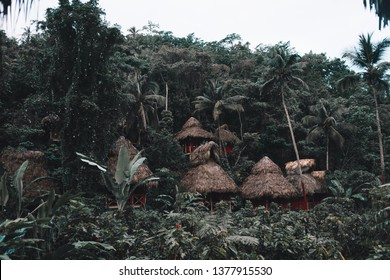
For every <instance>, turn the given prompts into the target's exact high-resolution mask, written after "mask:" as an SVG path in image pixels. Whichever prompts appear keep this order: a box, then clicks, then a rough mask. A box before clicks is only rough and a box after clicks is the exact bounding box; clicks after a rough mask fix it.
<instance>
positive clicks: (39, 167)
mask: <svg viewBox="0 0 390 280" xmlns="http://www.w3.org/2000/svg"><path fill="white" fill-rule="evenodd" d="M26 160H28V161H29V163H28V166H27V169H26V172H25V173H24V176H23V183H24V187H25V189H24V194H23V195H24V196H25V197H29V198H32V197H36V196H38V195H40V194H41V193H42V192H45V191H51V190H55V191H56V192H58V191H59V188H60V185H59V182H57V181H55V180H53V179H52V178H49V177H48V173H47V166H46V157H45V154H44V153H43V152H41V151H25V152H22V151H19V150H17V149H13V148H10V149H6V150H3V151H2V152H1V153H0V163H1V165H2V166H3V167H4V169H5V170H6V171H7V173H8V176H13V175H14V174H15V172H16V170H17V169H18V168H19V167H20V165H22V163H23V162H24V161H26ZM37 178H45V179H42V180H40V181H37V182H36V183H33V184H31V183H32V182H33V181H34V180H35V179H37Z"/></svg>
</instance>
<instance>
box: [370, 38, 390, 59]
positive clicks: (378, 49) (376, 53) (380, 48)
mask: <svg viewBox="0 0 390 280" xmlns="http://www.w3.org/2000/svg"><path fill="white" fill-rule="evenodd" d="M388 47H390V40H389V39H388V38H385V39H383V40H382V41H380V42H379V43H377V44H376V45H375V46H374V50H373V54H372V56H373V58H372V59H373V63H377V62H379V61H380V60H382V58H383V56H384V54H385V51H386V49H387V48H388Z"/></svg>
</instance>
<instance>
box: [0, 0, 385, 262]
mask: <svg viewBox="0 0 390 280" xmlns="http://www.w3.org/2000/svg"><path fill="white" fill-rule="evenodd" d="M356 39H357V41H358V40H359V41H358V44H357V45H356V46H355V49H351V50H350V52H348V53H346V54H345V56H344V57H343V58H335V59H330V58H329V57H327V56H326V54H317V53H307V54H304V55H299V54H298V53H297V52H296V51H295V50H294V46H291V45H290V44H289V43H288V42H280V43H278V44H277V45H273V46H268V45H259V46H256V47H255V48H254V46H250V45H249V44H248V43H245V42H243V41H242V40H241V38H240V35H239V34H234V33H233V34H230V35H227V36H226V37H225V38H224V39H222V40H221V41H214V42H205V41H203V40H202V39H201V38H196V37H195V36H194V35H193V34H189V35H188V36H187V37H184V38H178V37H175V36H174V35H173V34H172V33H171V32H169V31H163V30H160V29H159V26H158V25H157V24H153V23H149V25H147V26H145V27H144V28H142V29H140V30H138V29H136V28H131V29H130V30H128V32H127V33H126V34H123V33H121V31H120V30H119V29H118V28H117V27H115V26H109V25H108V24H107V23H106V22H105V21H104V20H103V19H102V11H101V9H100V8H99V7H98V4H97V3H96V1H90V2H87V3H81V2H78V1H73V2H72V3H70V2H69V1H60V5H59V7H58V8H56V9H49V10H48V11H47V15H46V19H45V20H44V21H42V22H39V23H38V31H37V32H36V33H35V32H31V31H30V29H26V32H25V34H24V35H23V38H22V39H20V40H16V39H13V38H9V37H7V36H6V35H5V33H4V32H3V31H0V47H1V48H0V125H1V126H0V176H2V177H1V182H0V189H1V192H0V194H1V196H0V199H1V203H2V212H1V217H0V222H1V224H0V255H1V258H3V259H6V258H11V259H126V258H132V259H343V258H346V259H368V258H371V259H389V258H390V247H389V244H390V243H389V242H390V238H389V234H388V233H389V230H390V219H389V217H390V185H388V184H386V183H387V182H389V178H390V168H389V167H390V156H389V152H390V118H389V114H390V95H389V94H390V88H389V82H390V78H389V72H388V70H389V69H390V62H388V61H384V60H383V59H382V58H383V54H384V53H385V51H386V50H387V51H390V40H387V39H384V40H382V41H379V42H377V41H376V40H375V34H362V35H361V36H360V38H356ZM286 40H288V38H286ZM346 62H350V63H351V64H353V65H354V67H353V69H352V68H350V67H349V66H348V64H347V63H346ZM191 117H194V118H196V120H197V121H198V122H195V121H192V123H194V125H195V126H196V127H197V128H196V129H200V126H201V129H202V131H203V130H204V131H206V132H208V133H210V135H211V136H207V135H208V134H207V135H206V134H204V135H205V136H204V141H201V142H199V139H197V141H198V142H196V146H199V145H201V144H205V145H203V146H202V149H203V150H202V149H201V150H200V152H199V151H198V153H194V152H193V151H192V150H188V148H189V149H192V148H191V147H189V146H186V145H187V144H183V142H182V141H181V138H179V137H178V133H179V132H180V131H183V130H184V129H185V127H183V125H184V124H185V123H186V122H187V120H189V119H190V118H191ZM188 124H189V123H188ZM199 124H200V125H199ZM190 125H192V124H189V127H190ZM222 125H226V126H223V127H222V129H228V130H230V132H232V133H233V134H232V135H233V136H234V137H233V136H230V137H233V138H231V139H234V140H232V141H228V140H226V141H224V140H223V138H222V132H221V126H222ZM218 128H220V129H218ZM199 131H200V130H198V133H200V132H199ZM185 135H187V134H185ZM199 135H200V134H199ZM118 139H119V140H118ZM183 139H184V138H183ZM229 139H230V138H229ZM210 141H213V142H210ZM228 142H229V143H232V146H231V148H229V149H228V148H227V146H228V145H227V143H228ZM192 144H193V143H192ZM194 148H196V147H194ZM139 151H140V152H139ZM191 151H192V152H193V153H192V155H191V156H190V152H191ZM138 152H139V153H138ZM203 152H204V153H205V154H206V156H204V155H203V154H202V153H203ZM197 156H199V157H198V158H197ZM265 156H267V157H268V158H269V159H271V160H272V161H273V162H274V163H275V164H276V165H277V166H278V168H280V170H281V173H283V174H280V176H287V175H288V174H287V173H288V172H287V171H288V170H286V168H285V164H286V163H287V162H291V161H296V160H297V159H313V160H314V161H315V166H312V167H311V168H312V169H313V170H314V171H324V172H323V173H322V174H325V177H323V178H321V179H320V184H321V185H322V188H323V190H324V191H323V192H322V196H321V200H319V201H316V202H315V203H314V204H311V205H310V207H309V209H306V208H307V207H303V209H296V210H292V209H291V207H289V206H291V205H290V202H289V201H288V200H287V201H285V200H283V203H280V201H279V200H277V199H274V200H273V199H272V197H271V198H267V201H266V203H264V200H260V201H253V200H252V201H251V200H249V199H247V198H244V197H245V196H244V197H243V196H242V195H240V191H241V189H242V185H243V183H244V182H245V180H246V178H247V177H248V176H249V175H250V174H251V171H253V170H254V169H256V168H253V167H254V166H255V164H256V163H257V162H259V161H260V159H262V158H264V157H265ZM210 161H215V163H214V162H213V163H212V164H214V165H218V167H216V166H214V165H213V166H214V167H213V168H219V167H221V170H219V169H218V172H221V174H225V173H226V174H227V176H228V177H229V178H226V182H230V181H229V180H232V181H231V182H232V184H233V185H234V184H235V185H236V189H234V191H231V190H229V195H228V196H226V195H223V196H222V197H221V196H219V195H216V196H215V194H213V195H211V194H209V193H208V192H207V191H199V189H200V188H199V189H198V191H199V192H193V190H192V189H191V187H187V185H186V184H187V183H185V182H186V179H185V178H187V177H186V176H187V175H188V176H189V175H191V176H192V175H193V173H194V172H195V171H194V170H195V168H198V167H199V166H201V165H202V164H205V162H206V163H207V164H209V163H210ZM297 163H298V162H297ZM207 168H208V167H205V170H208V169H207ZM210 168H212V167H210ZM252 168H253V170H252ZM272 168H274V167H272ZM215 170H217V169H215ZM119 171H121V172H119ZM137 172H139V173H137ZM191 172H193V173H191ZM202 172H203V171H202ZM204 172H206V171H204ZM222 172H223V173H222ZM275 172H276V173H277V172H279V171H278V170H277V171H275ZM304 172H305V166H301V165H300V164H298V167H297V168H296V170H295V176H297V178H298V179H297V180H299V182H301V180H303V179H302V178H303V177H302V176H303V173H304ZM141 173H142V174H141ZM102 174H103V176H102ZM137 174H139V175H137ZM218 174H219V173H218ZM210 176H211V175H210ZM223 176H224V175H223ZM287 177H288V176H287ZM191 178H193V177H191ZM220 178H222V175H221V177H220ZM221 180H222V179H221ZM223 180H225V179H223ZM275 180H276V179H275ZM278 180H279V179H278ZM187 181H191V182H192V181H194V180H192V179H187ZM195 181H196V180H195ZM191 182H190V183H191ZM210 182H211V179H210ZM224 182H225V181H224ZM190 183H188V184H190ZM202 184H203V185H202V188H201V189H202V190H204V189H207V188H208V187H212V186H208V183H207V180H205V181H204V183H203V182H202ZM210 184H212V183H210ZM227 184H228V183H226V184H225V185H224V186H223V187H227ZM229 184H230V183H229ZM271 185H272V182H271ZM221 188H222V186H221ZM141 190H142V191H143V192H144V193H142V192H141ZM189 190H191V191H192V192H190V191H189ZM213 192H217V193H218V192H219V189H218V190H217V191H215V190H214V191H213ZM300 192H302V190H301V189H299V187H298V189H297V193H299V194H298V196H304V197H306V192H305V189H304V186H303V193H300ZM136 194H137V196H136ZM308 195H309V193H308ZM221 198H222V199H221ZM130 200H131V201H130ZM135 200H137V201H135ZM130 202H131V203H130ZM286 203H287V204H286ZM131 204H132V205H131ZM286 205H287V206H286ZM110 206H111V207H110ZM254 206H257V207H254ZM298 208H299V207H298Z"/></svg>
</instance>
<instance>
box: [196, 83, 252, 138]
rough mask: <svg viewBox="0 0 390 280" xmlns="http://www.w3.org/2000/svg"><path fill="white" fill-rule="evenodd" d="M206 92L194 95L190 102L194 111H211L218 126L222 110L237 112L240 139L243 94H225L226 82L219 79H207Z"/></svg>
mask: <svg viewBox="0 0 390 280" xmlns="http://www.w3.org/2000/svg"><path fill="white" fill-rule="evenodd" d="M207 82H208V83H207V84H208V92H206V93H204V94H203V95H200V96H197V97H195V101H193V102H192V103H193V104H194V106H195V113H202V112H206V113H211V114H212V116H213V119H214V121H216V122H218V127H219V126H220V123H219V122H220V118H221V115H222V114H223V113H224V111H230V112H237V114H238V118H239V121H240V135H241V139H242V120H241V113H243V112H244V106H243V102H244V100H245V99H247V97H246V96H243V95H234V96H227V94H226V91H225V85H226V83H222V82H221V81H220V80H217V79H215V80H214V79H213V80H208V81H207Z"/></svg>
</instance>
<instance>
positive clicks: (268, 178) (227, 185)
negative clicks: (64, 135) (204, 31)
mask: <svg viewBox="0 0 390 280" xmlns="http://www.w3.org/2000/svg"><path fill="white" fill-rule="evenodd" d="M51 136H52V135H51ZM53 137H54V138H55V135H54V133H53ZM175 139H176V140H177V141H179V143H180V144H181V146H182V149H183V152H184V153H186V154H188V155H189V161H190V169H189V170H188V171H187V172H186V173H185V174H184V175H183V177H182V179H181V181H180V184H181V186H182V187H184V188H186V189H187V190H188V191H189V192H198V193H202V194H204V195H205V197H206V199H207V201H208V202H209V205H210V208H212V207H213V204H214V203H215V202H217V201H220V200H230V198H231V197H232V196H236V195H240V196H241V197H242V198H244V199H247V200H250V201H251V202H252V203H253V205H254V206H259V205H263V206H265V207H268V205H269V204H270V203H271V202H275V203H278V204H280V205H281V206H282V207H283V208H289V209H293V210H294V209H307V208H308V207H312V206H313V205H315V204H316V203H318V202H319V201H320V200H321V199H322V198H324V197H325V196H326V190H325V188H324V184H323V183H324V175H325V172H324V171H313V170H314V167H315V160H314V159H303V160H301V161H300V165H301V167H302V171H303V175H302V176H300V175H299V174H298V172H297V170H298V163H297V162H296V161H292V162H288V163H286V165H285V171H286V176H285V175H284V174H283V172H282V170H281V168H280V167H279V166H278V165H276V164H275V163H274V162H273V161H272V160H271V159H270V158H268V157H266V156H265V157H263V158H262V159H260V160H259V161H258V162H257V163H256V164H255V165H254V166H253V168H252V170H251V174H250V175H249V176H248V177H247V178H246V179H245V181H244V182H243V184H242V185H241V186H237V185H236V183H235V182H234V180H233V179H232V178H231V177H230V176H229V175H228V174H227V173H226V172H225V171H224V169H223V168H222V167H221V166H220V160H219V155H220V154H221V153H222V154H224V155H227V154H229V153H232V151H233V148H234V146H236V145H237V144H239V143H240V140H239V138H238V137H236V136H235V135H234V133H232V132H231V131H230V130H229V128H228V126H227V125H223V126H221V127H219V128H218V129H217V130H216V131H215V133H214V134H213V133H211V132H209V131H206V130H204V129H203V128H202V125H201V123H200V122H199V121H198V120H197V119H195V118H193V117H191V118H190V119H189V120H188V121H187V122H186V123H185V124H184V125H183V127H182V130H181V131H179V132H178V133H177V134H176V135H175ZM122 146H125V147H127V150H128V153H129V157H130V158H133V157H134V156H135V155H136V154H137V153H138V150H137V149H136V148H135V147H134V146H133V145H132V143H131V142H130V141H129V140H127V139H125V138H124V137H120V138H119V139H118V140H117V141H116V143H115V145H114V147H113V148H112V150H111V151H110V154H109V159H108V163H107V165H108V168H109V170H110V171H111V172H112V173H113V174H114V173H115V167H116V162H117V159H118V153H119V150H120V148H121V147H122ZM8 156H9V155H8V154H7V153H3V154H2V156H1V157H0V159H1V162H2V163H3V165H4V166H5V167H6V169H7V167H11V166H8V165H9V163H10V162H12V160H10V159H9V157H8ZM26 156H30V155H29V154H26ZM24 157H25V156H24V155H18V163H21V162H22V161H23V160H25V159H24ZM15 166H17V164H14V165H13V166H12V168H13V169H15ZM29 168H33V167H32V166H31V167H29ZM7 171H9V173H10V174H12V171H13V170H7ZM40 175H42V174H40ZM43 175H45V174H43ZM151 175H152V171H151V170H150V169H149V168H148V166H147V165H145V164H142V165H141V166H140V167H139V169H138V171H137V173H136V174H135V176H134V178H133V180H134V183H138V182H140V181H141V180H143V179H145V178H147V177H150V176H151ZM32 179H33V178H28V181H30V180H31V181H32ZM27 183H28V182H27ZM302 183H303V184H302ZM157 185H158V182H156V181H154V182H149V183H147V184H146V185H144V186H142V187H139V188H138V189H137V190H136V192H135V193H133V195H132V196H131V197H130V204H132V205H133V206H142V205H145V204H146V193H147V188H148V187H153V186H157ZM302 186H303V187H302ZM109 206H110V205H109Z"/></svg>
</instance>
